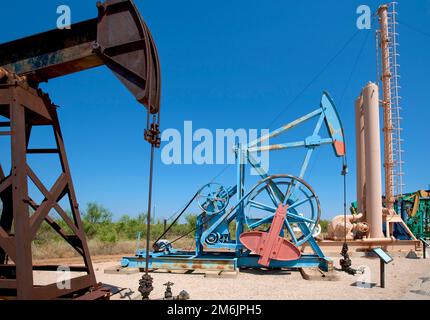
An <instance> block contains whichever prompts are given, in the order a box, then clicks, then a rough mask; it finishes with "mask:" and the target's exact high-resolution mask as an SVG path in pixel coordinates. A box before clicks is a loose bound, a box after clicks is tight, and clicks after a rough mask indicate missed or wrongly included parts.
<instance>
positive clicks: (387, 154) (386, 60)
mask: <svg viewBox="0 0 430 320" xmlns="http://www.w3.org/2000/svg"><path fill="white" fill-rule="evenodd" d="M378 16H379V24H380V32H379V34H380V37H381V38H380V44H381V60H382V108H383V111H384V129H383V131H384V168H385V206H386V207H387V208H388V209H393V208H394V201H395V199H394V193H393V124H392V118H391V71H390V70H391V66H390V64H391V61H390V49H389V45H390V41H391V40H390V37H389V35H388V6H387V5H382V6H380V7H379V9H378Z"/></svg>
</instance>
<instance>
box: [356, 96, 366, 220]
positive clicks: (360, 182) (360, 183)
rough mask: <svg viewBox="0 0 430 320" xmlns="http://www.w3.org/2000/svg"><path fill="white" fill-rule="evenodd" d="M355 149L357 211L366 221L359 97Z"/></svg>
mask: <svg viewBox="0 0 430 320" xmlns="http://www.w3.org/2000/svg"><path fill="white" fill-rule="evenodd" d="M355 147H356V152H355V153H356V163H357V171H356V173H357V174H356V176H357V179H356V182H357V185H356V189H357V209H358V212H359V213H362V214H363V217H364V220H365V221H366V202H365V186H366V166H365V145H364V113H363V96H362V95H360V96H359V97H358V98H357V100H356V101H355Z"/></svg>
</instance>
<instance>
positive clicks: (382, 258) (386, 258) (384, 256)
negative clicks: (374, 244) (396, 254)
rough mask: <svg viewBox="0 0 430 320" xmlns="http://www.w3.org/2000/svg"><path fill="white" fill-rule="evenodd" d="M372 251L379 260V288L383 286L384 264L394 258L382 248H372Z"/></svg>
mask: <svg viewBox="0 0 430 320" xmlns="http://www.w3.org/2000/svg"><path fill="white" fill-rule="evenodd" d="M372 251H373V252H374V253H375V254H376V255H377V256H378V258H379V261H380V278H381V288H385V265H386V264H389V263H391V262H392V261H393V260H394V259H393V257H391V256H390V255H389V254H388V253H386V252H385V251H384V250H383V249H382V248H374V249H372Z"/></svg>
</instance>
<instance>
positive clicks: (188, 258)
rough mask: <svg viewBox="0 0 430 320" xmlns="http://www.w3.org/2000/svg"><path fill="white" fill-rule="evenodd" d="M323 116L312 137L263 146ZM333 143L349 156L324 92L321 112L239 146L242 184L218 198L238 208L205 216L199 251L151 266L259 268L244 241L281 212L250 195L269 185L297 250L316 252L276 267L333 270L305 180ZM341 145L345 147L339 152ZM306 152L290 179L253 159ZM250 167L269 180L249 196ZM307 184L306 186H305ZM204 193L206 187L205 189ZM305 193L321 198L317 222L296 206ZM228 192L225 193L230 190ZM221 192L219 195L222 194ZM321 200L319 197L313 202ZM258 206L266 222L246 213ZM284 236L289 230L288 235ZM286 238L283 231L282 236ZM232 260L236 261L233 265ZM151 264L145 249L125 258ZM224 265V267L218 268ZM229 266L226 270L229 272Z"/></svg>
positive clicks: (169, 255)
mask: <svg viewBox="0 0 430 320" xmlns="http://www.w3.org/2000/svg"><path fill="white" fill-rule="evenodd" d="M316 117H318V121H317V124H316V126H315V129H314V131H313V133H312V135H310V136H309V137H307V138H306V139H304V140H302V141H296V142H289V143H284V144H275V145H267V146H261V144H262V142H265V141H268V140H269V139H272V138H274V137H276V136H279V135H281V134H283V133H285V132H286V131H288V130H290V129H291V128H294V127H296V126H297V125H299V124H301V123H304V122H306V121H309V120H311V119H314V118H316ZM324 123H325V125H326V127H327V130H328V135H329V137H328V138H322V137H321V136H320V131H321V128H322V126H323V124H324ZM328 144H332V145H333V146H334V151H335V155H336V156H337V157H341V156H343V155H344V134H343V128H342V124H341V122H340V119H339V116H338V114H337V111H336V108H335V105H334V103H333V100H332V99H331V98H330V96H329V95H328V93H326V92H324V93H323V96H322V99H321V103H320V107H319V108H318V109H316V110H315V111H313V112H311V113H309V114H307V115H305V116H303V117H301V118H299V119H297V120H295V121H293V122H291V123H289V124H287V125H285V126H283V127H281V128H279V129H277V130H275V131H273V132H271V133H269V134H268V135H266V136H263V137H260V138H259V139H257V140H255V141H253V142H251V143H249V144H248V145H244V146H243V145H240V144H238V145H237V146H236V148H235V154H236V159H237V181H236V185H235V186H233V187H230V188H228V189H226V188H222V190H223V191H222V192H221V193H222V194H217V195H216V197H219V198H221V199H230V198H232V197H233V196H234V195H236V199H237V204H236V205H235V206H234V207H233V208H231V209H229V210H227V209H224V210H223V211H221V212H219V213H216V214H214V215H212V216H209V217H208V216H207V214H202V215H200V216H199V217H198V219H197V228H196V232H195V240H196V249H195V252H184V251H177V250H174V249H170V250H167V251H165V252H158V253H154V252H153V253H151V254H150V256H151V260H150V267H151V268H161V269H217V270H230V269H236V268H240V267H259V266H260V265H259V264H258V259H259V256H256V255H254V254H252V253H251V252H250V251H249V250H247V249H246V248H245V247H244V246H243V245H242V244H241V243H240V240H239V237H240V235H241V234H242V233H243V232H244V231H245V227H247V228H248V229H253V228H256V227H258V226H260V225H262V224H264V223H270V222H271V220H272V219H273V216H274V214H275V211H276V207H269V206H267V205H263V204H260V203H252V202H250V196H251V195H252V194H255V191H256V190H257V188H258V187H259V186H261V185H263V184H267V185H268V186H270V187H269V189H270V190H271V191H272V193H271V194H272V199H273V200H275V201H274V204H276V202H282V203H284V204H288V205H289V209H288V213H287V219H286V222H285V226H286V229H287V230H288V232H289V234H290V236H291V241H292V242H293V243H295V244H296V245H297V246H300V245H302V244H304V243H307V244H308V245H309V246H310V248H311V249H312V251H313V254H303V255H302V256H301V258H300V259H299V260H296V261H275V260H272V261H271V263H270V266H269V267H271V268H301V267H319V268H321V269H322V270H325V271H327V270H329V269H330V268H331V261H330V260H329V259H327V258H326V257H325V256H324V253H323V252H322V251H321V249H320V247H319V246H318V244H317V242H316V241H315V239H314V238H313V237H312V232H313V227H315V226H316V224H317V223H318V220H319V213H320V212H319V211H320V208H319V202H318V199H317V197H316V196H315V194H314V193H313V190H312V189H311V188H310V187H309V186H308V185H307V184H306V183H305V182H304V181H303V180H302V179H303V177H304V175H305V173H306V169H307V167H308V164H309V161H310V158H311V156H312V153H313V151H314V150H315V148H317V147H319V146H322V145H328ZM335 144H337V145H341V146H342V147H341V148H340V149H339V148H336V147H335ZM303 147H304V148H306V149H307V152H306V155H305V158H304V160H303V163H302V166H301V170H300V174H299V176H298V177H293V176H289V175H278V176H269V175H268V174H267V172H265V171H264V170H263V169H262V168H261V167H260V166H259V165H258V163H257V162H256V161H255V159H254V157H253V156H252V154H253V153H257V152H265V151H274V150H284V149H291V148H303ZM246 163H249V164H251V166H252V167H253V168H254V169H255V170H256V171H257V172H258V174H259V175H260V176H261V178H262V179H263V180H262V181H260V183H259V184H257V185H256V186H255V187H253V188H252V189H251V190H249V191H247V192H245V164H246ZM281 178H282V179H289V181H290V184H291V187H292V188H291V190H290V191H289V192H287V194H283V193H282V192H281V191H280V189H279V188H278V185H277V184H276V179H281ZM299 185H302V186H303V188H299ZM202 189H203V188H202ZM297 189H300V190H301V191H302V192H304V190H303V189H306V191H309V192H310V193H308V194H306V196H307V198H308V200H309V201H311V200H316V204H317V205H316V206H315V205H314V204H312V205H313V207H312V208H313V211H315V212H314V213H313V214H312V218H310V219H309V218H305V217H302V216H300V215H299V213H298V212H297V211H296V209H295V206H298V205H300V204H302V203H303V202H302V203H299V204H297V203H295V192H296V190H297ZM220 190H221V189H220ZM225 190H228V191H227V193H228V194H225V193H226V191H225ZM218 192H219V191H218ZM313 198H315V199H313ZM247 205H252V206H254V207H258V208H259V209H263V210H266V211H268V212H269V214H268V215H267V216H265V217H264V218H262V219H258V220H256V221H255V220H252V219H247V217H246V214H245V207H246V206H247ZM233 221H235V222H236V230H235V239H231V237H230V230H229V225H230V224H231V223H232V222H233ZM290 224H295V225H297V226H298V227H299V228H300V230H301V233H302V237H301V238H299V239H297V238H296V236H295V234H294V232H293V230H292V228H291V225H290ZM282 232H283V231H282ZM281 236H283V233H281ZM204 247H207V248H210V249H228V250H230V251H231V252H216V253H215V252H205V251H204ZM226 261H230V263H227V262H226ZM144 263H145V251H144V250H138V251H137V253H136V256H135V257H124V258H123V259H122V261H121V265H122V266H123V267H140V268H142V267H143V265H144ZM216 266H218V267H216ZM224 268H225V269H224Z"/></svg>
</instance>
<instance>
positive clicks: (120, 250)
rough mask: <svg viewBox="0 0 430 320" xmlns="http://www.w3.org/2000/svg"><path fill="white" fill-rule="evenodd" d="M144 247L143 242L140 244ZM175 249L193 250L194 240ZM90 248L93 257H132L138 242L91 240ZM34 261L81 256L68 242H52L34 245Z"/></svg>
mask: <svg viewBox="0 0 430 320" xmlns="http://www.w3.org/2000/svg"><path fill="white" fill-rule="evenodd" d="M140 246H141V247H143V242H142V243H141V244H140ZM174 246H175V248H180V249H185V250H193V249H194V240H193V239H192V238H184V239H181V240H179V241H178V242H175V244H174ZM88 248H89V250H90V254H91V256H109V255H112V256H113V255H131V254H134V252H135V251H136V241H128V240H123V241H118V242H117V243H112V244H111V243H105V242H101V241H99V240H95V239H93V240H89V241H88ZM32 251H33V259H35V260H44V259H63V258H75V257H79V254H78V253H77V252H76V251H75V250H73V248H71V247H70V245H69V244H67V243H66V242H61V241H52V242H48V243H44V244H33V245H32Z"/></svg>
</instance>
